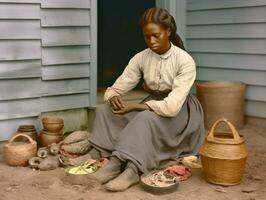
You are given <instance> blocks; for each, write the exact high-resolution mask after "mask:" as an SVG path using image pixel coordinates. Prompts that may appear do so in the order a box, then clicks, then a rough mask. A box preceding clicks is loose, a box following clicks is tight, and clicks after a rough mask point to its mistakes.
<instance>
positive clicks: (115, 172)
mask: <svg viewBox="0 0 266 200" xmlns="http://www.w3.org/2000/svg"><path fill="white" fill-rule="evenodd" d="M132 166H134V165H133V164H131V165H127V167H126V169H125V170H124V171H123V172H122V173H121V168H122V162H121V161H120V160H119V159H118V158H116V157H111V159H110V161H109V163H108V164H107V165H106V166H105V167H103V168H100V169H99V170H98V171H97V172H95V173H94V174H92V176H93V177H94V178H95V179H96V180H98V181H99V182H100V183H101V184H105V183H106V184H105V185H104V188H105V189H106V190H109V191H113V192H118V191H124V190H126V189H127V188H129V187H130V186H132V185H134V184H136V183H138V182H139V175H138V172H137V170H136V169H134V167H132Z"/></svg>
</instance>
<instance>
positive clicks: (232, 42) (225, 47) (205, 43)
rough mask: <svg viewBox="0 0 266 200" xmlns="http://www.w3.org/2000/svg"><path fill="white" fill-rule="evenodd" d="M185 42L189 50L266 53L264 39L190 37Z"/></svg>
mask: <svg viewBox="0 0 266 200" xmlns="http://www.w3.org/2000/svg"><path fill="white" fill-rule="evenodd" d="M265 17H266V16H265ZM187 44H188V49H189V50H190V51H191V52H212V53H238V54H239V53H241V54H266V48H265V47H266V39H191V40H188V41H187Z"/></svg>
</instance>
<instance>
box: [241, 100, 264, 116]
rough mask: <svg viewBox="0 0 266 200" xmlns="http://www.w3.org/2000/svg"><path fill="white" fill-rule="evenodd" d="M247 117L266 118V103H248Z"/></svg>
mask: <svg viewBox="0 0 266 200" xmlns="http://www.w3.org/2000/svg"><path fill="white" fill-rule="evenodd" d="M246 115H248V116H253V117H262V118H266V102H261V101H247V102H246Z"/></svg>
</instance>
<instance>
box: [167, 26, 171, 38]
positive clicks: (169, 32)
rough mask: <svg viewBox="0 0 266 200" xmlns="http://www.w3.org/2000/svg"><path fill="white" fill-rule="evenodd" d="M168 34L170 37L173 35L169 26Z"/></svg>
mask: <svg viewBox="0 0 266 200" xmlns="http://www.w3.org/2000/svg"><path fill="white" fill-rule="evenodd" d="M167 36H168V37H170V36H171V29H170V28H167Z"/></svg>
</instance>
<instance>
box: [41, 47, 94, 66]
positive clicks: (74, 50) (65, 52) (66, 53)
mask: <svg viewBox="0 0 266 200" xmlns="http://www.w3.org/2000/svg"><path fill="white" fill-rule="evenodd" d="M88 62H90V47H89V46H69V47H45V48H42V64H43V65H55V64H68V63H69V64H71V63H88Z"/></svg>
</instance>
